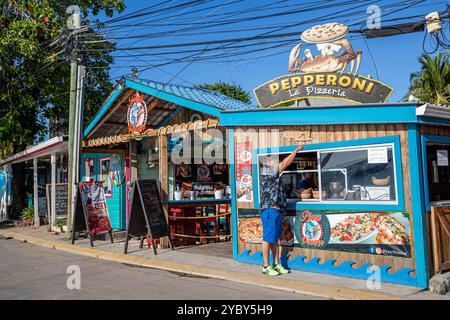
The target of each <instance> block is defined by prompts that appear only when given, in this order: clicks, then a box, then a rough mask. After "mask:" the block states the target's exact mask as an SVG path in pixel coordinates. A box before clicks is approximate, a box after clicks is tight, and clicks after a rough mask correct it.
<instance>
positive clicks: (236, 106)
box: [127, 78, 258, 110]
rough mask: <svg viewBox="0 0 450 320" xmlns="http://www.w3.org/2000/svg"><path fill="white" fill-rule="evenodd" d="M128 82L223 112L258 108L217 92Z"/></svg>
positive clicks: (137, 81) (141, 81) (132, 79)
mask: <svg viewBox="0 0 450 320" xmlns="http://www.w3.org/2000/svg"><path fill="white" fill-rule="evenodd" d="M127 80H130V81H133V82H136V83H140V84H142V85H145V86H148V87H150V88H153V89H156V90H159V91H162V92H166V93H169V94H172V95H175V96H178V97H181V98H185V99H188V100H191V101H195V102H198V103H201V104H204V105H208V106H211V107H216V108H218V109H221V110H248V109H257V108H258V107H257V106H254V105H252V104H249V103H245V102H242V101H239V100H236V99H233V98H230V97H228V96H226V95H224V94H221V93H219V92H216V91H211V90H206V89H200V88H195V87H187V86H182V85H176V84H167V83H162V82H156V81H151V80H143V79H134V78H127Z"/></svg>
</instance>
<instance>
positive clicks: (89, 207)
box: [80, 182, 111, 233]
mask: <svg viewBox="0 0 450 320" xmlns="http://www.w3.org/2000/svg"><path fill="white" fill-rule="evenodd" d="M80 191H81V198H82V201H83V203H84V207H85V210H86V216H87V222H88V227H89V232H91V233H97V232H104V231H110V230H111V226H110V223H109V216H108V207H107V205H106V199H105V193H104V190H103V185H102V182H80Z"/></svg>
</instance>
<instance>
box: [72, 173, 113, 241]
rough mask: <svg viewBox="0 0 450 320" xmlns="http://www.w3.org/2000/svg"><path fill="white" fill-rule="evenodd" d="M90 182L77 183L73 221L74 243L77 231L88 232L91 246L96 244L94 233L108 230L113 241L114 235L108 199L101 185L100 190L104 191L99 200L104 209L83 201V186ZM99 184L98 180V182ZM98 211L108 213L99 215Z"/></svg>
mask: <svg viewBox="0 0 450 320" xmlns="http://www.w3.org/2000/svg"><path fill="white" fill-rule="evenodd" d="M88 184H89V183H86V182H80V183H79V184H77V193H76V199H75V212H74V214H73V221H72V244H74V243H75V233H76V232H86V231H87V233H88V236H89V242H90V244H91V247H93V246H94V234H95V233H97V232H104V231H106V232H108V233H109V237H110V239H111V243H114V239H113V235H112V229H111V226H110V224H109V217H108V215H107V208H106V199H105V196H104V193H103V189H100V188H102V186H101V182H100V185H99V187H98V190H100V191H102V192H100V194H99V195H98V198H97V201H98V200H100V201H99V202H100V203H101V205H100V207H103V210H102V209H100V210H95V208H93V206H92V204H90V205H89V208H88V206H87V205H86V203H85V202H84V201H83V197H82V192H84V191H83V186H85V185H88ZM97 184H98V182H97ZM87 197H88V196H87ZM87 201H90V202H92V199H89V198H88V199H87ZM89 210H91V211H89ZM97 211H102V212H103V213H106V215H104V216H103V217H99V216H98V212H97ZM99 222H102V223H103V226H101V227H98V226H99Z"/></svg>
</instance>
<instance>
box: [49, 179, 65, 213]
mask: <svg viewBox="0 0 450 320" xmlns="http://www.w3.org/2000/svg"><path fill="white" fill-rule="evenodd" d="M67 189H68V185H67V183H57V184H55V216H56V219H58V218H59V219H60V218H66V216H67V192H68V190H67ZM51 199H52V185H51V184H47V208H48V212H49V213H48V216H49V217H50V216H51V212H52V210H51V206H52V200H51Z"/></svg>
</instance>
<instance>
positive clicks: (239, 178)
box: [80, 23, 450, 288]
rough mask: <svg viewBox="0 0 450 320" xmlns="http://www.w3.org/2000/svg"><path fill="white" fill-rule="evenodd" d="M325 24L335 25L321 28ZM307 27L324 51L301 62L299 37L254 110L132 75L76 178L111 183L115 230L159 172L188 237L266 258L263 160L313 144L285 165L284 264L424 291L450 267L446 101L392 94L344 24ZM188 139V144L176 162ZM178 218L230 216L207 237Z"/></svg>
mask: <svg viewBox="0 0 450 320" xmlns="http://www.w3.org/2000/svg"><path fill="white" fill-rule="evenodd" d="M314 28H315V27H314ZM314 28H313V29H314ZM324 30H325V31H326V30H328V31H329V30H334V31H333V32H331V33H329V34H328V35H324V36H323V37H318V34H320V32H323V31H324ZM312 31H313V32H304V33H303V34H302V40H303V41H304V43H309V44H313V45H314V44H315V45H317V49H318V50H319V51H321V55H320V56H319V55H317V56H311V51H310V50H309V51H308V52H309V55H308V56H307V57H306V58H303V59H300V58H299V54H300V49H301V48H300V47H299V46H297V47H295V48H294V50H293V51H292V52H291V56H290V60H289V71H290V73H289V74H287V75H285V76H281V77H278V78H276V79H274V80H271V81H268V82H266V83H264V84H263V85H261V86H259V87H258V88H256V89H255V90H254V93H255V96H256V100H257V102H258V104H259V106H258V107H256V106H252V105H249V104H245V103H242V102H240V101H236V100H234V99H232V98H228V97H226V96H224V95H221V94H219V93H215V92H212V91H208V90H201V89H197V88H190V87H185V86H177V85H173V84H162V83H157V82H153V81H142V80H138V79H134V78H123V79H122V80H121V81H120V82H119V83H118V85H117V86H116V87H115V89H114V91H113V92H112V93H111V95H110V97H109V98H108V99H107V100H106V101H105V103H104V105H103V106H102V108H101V110H100V111H99V113H98V115H97V116H96V117H95V119H94V120H93V121H92V122H91V124H90V125H89V126H88V127H87V128H86V129H85V131H84V137H83V143H82V145H83V150H82V151H83V155H82V160H81V166H80V168H81V174H80V176H81V177H83V176H84V177H85V180H92V179H93V180H98V181H104V188H105V194H106V195H107V197H109V198H108V199H107V201H108V210H109V215H110V220H111V225H112V227H113V228H116V229H125V228H126V223H127V217H128V216H129V211H130V204H129V190H130V186H131V185H132V183H133V181H136V180H138V179H149V178H150V179H156V180H158V181H159V186H160V193H161V198H162V199H163V200H162V202H163V206H164V211H165V214H166V216H167V217H168V221H169V225H170V226H171V234H172V236H173V237H174V238H176V237H177V236H178V237H179V238H180V239H185V240H183V241H181V244H189V243H192V241H193V240H192V239H194V240H195V241H198V240H199V237H200V236H203V239H208V237H212V238H213V239H214V237H216V238H217V237H218V238H220V237H224V236H231V238H232V247H233V250H232V256H233V259H235V260H237V261H240V262H243V263H253V264H262V255H261V241H262V226H261V221H260V218H259V213H260V210H261V206H260V201H259V199H260V177H261V175H264V174H265V167H264V163H265V161H266V160H267V158H268V157H278V158H279V159H280V160H282V159H283V158H284V157H286V156H287V155H288V154H289V153H290V152H291V151H292V150H294V149H295V148H296V146H297V145H298V144H300V143H301V144H305V146H304V149H303V150H302V151H300V152H299V153H298V155H297V156H296V158H295V160H294V162H293V164H292V165H291V166H289V168H288V169H287V170H286V171H285V172H282V173H281V183H282V185H283V188H284V191H285V193H286V195H287V210H286V213H285V217H284V222H283V234H282V239H281V241H280V246H281V252H282V263H283V264H285V266H286V267H288V268H290V269H292V270H302V271H310V272H317V273H325V274H332V275H338V276H345V277H353V278H358V279H374V278H378V279H380V280H381V281H383V282H390V283H396V284H402V285H409V286H416V287H421V288H425V287H427V286H428V280H429V278H430V276H431V275H432V274H433V273H435V272H439V271H441V270H443V269H445V268H450V252H449V248H450V245H449V243H450V235H448V234H446V233H445V229H446V228H447V229H448V230H450V228H448V225H449V222H448V218H447V213H448V212H449V209H448V207H446V204H450V180H449V179H450V166H449V161H448V153H449V151H450V108H449V106H439V105H429V104H421V103H416V102H402V103H390V102H386V101H387V99H388V97H389V96H390V94H391V93H392V88H390V87H389V86H387V85H385V84H383V83H382V82H380V81H377V80H374V79H372V78H371V77H370V76H367V77H365V76H361V75H359V74H357V71H358V68H359V64H360V60H361V52H360V51H354V50H353V49H352V48H351V45H350V43H349V42H348V41H347V40H345V37H344V36H345V34H346V33H347V32H348V28H347V27H346V26H343V25H341V24H338V23H332V24H326V25H323V26H322V27H321V28H318V29H315V30H312ZM330 35H333V37H334V38H329V37H330ZM314 37H316V38H317V37H318V38H320V39H316V38H314ZM305 53H306V50H305ZM349 66H350V70H348V71H349V72H347V71H346V70H347V67H349ZM186 133H189V135H186ZM188 137H190V139H192V140H191V141H187V139H188ZM216 143H217V146H218V147H217V146H215V144H216ZM180 146H184V147H186V146H190V147H192V150H189V152H186V151H183V152H181V154H182V155H183V156H187V157H185V158H184V159H185V160H183V161H181V162H177V163H175V159H174V158H173V154H174V153H175V154H178V155H180V152H178V151H180V150H177V148H181V149H183V148H184V147H180ZM211 146H213V147H211ZM208 148H212V149H214V150H215V153H216V154H217V153H219V154H220V152H219V151H220V150H222V151H223V156H221V157H219V158H222V159H223V160H224V161H223V163H222V162H221V161H219V160H218V159H217V157H216V160H215V161H213V162H210V163H205V161H204V159H203V158H202V157H201V155H204V154H205V153H208V152H209V153H211V152H210V151H211V150H209V151H208V150H207V149H208ZM195 150H197V151H195ZM206 151H208V152H206ZM188 159H189V161H188ZM199 159H200V160H199ZM196 160H199V161H196ZM111 173H112V174H111ZM108 177H109V178H108ZM111 177H112V178H111ZM107 181H112V182H107ZM220 190H222V191H220ZM216 192H217V193H216ZM208 210H213V211H211V212H209V211H208ZM436 212H437V213H436ZM177 215H178V216H179V217H193V218H194V219H195V218H198V217H207V216H211V217H213V219H217V218H219V220H221V221H222V222H220V221H219V222H218V223H217V230H216V231H215V232H213V234H212V235H211V233H210V232H209V231H206V233H203V234H199V232H198V230H197V229H198V228H197V229H195V228H194V227H188V225H189V224H188V223H187V222H186V221H185V222H186V223H182V222H180V221H181V220H182V219H179V220H178V221H177V220H176V219H174V217H175V218H176V216H177ZM226 217H229V218H230V219H229V220H231V227H230V223H229V220H227V219H226ZM179 222H180V223H179ZM205 222H206V223H204V225H209V226H210V225H211V224H214V223H213V222H214V221H213V220H206V221H205ZM221 224H224V225H225V227H223V228H222V227H221ZM180 225H181V227H180ZM196 225H197V227H198V226H199V223H197V224H196ZM190 228H191V229H190ZM220 232H222V233H220ZM183 235H194V238H191V240H190V241H191V242H190V241H187V240H186V239H190V238H183ZM200 241H201V239H200Z"/></svg>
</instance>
